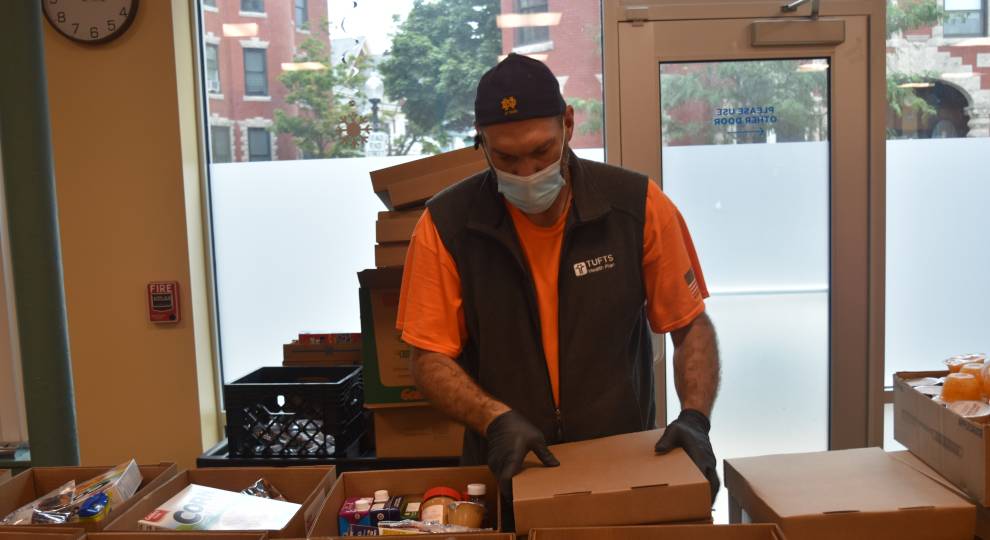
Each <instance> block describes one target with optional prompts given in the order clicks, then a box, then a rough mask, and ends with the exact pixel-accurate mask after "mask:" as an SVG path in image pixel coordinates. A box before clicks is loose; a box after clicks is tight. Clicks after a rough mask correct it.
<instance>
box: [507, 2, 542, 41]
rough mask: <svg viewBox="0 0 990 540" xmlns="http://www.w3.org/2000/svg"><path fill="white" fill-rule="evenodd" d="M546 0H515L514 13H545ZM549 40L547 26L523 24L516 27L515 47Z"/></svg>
mask: <svg viewBox="0 0 990 540" xmlns="http://www.w3.org/2000/svg"><path fill="white" fill-rule="evenodd" d="M546 12H547V0H516V13H519V14H526V13H546ZM547 41H550V27H549V26H523V27H521V28H516V43H515V45H516V47H522V46H524V45H532V44H534V43H545V42H547Z"/></svg>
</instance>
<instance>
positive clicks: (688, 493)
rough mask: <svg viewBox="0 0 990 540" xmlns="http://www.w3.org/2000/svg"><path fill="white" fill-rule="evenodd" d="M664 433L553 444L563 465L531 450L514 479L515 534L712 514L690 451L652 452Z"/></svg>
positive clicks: (705, 485)
mask: <svg viewBox="0 0 990 540" xmlns="http://www.w3.org/2000/svg"><path fill="white" fill-rule="evenodd" d="M662 431H663V430H654V431H643V432H640V433H629V434H626V435H616V436H614V437H605V438H602V439H594V440H590V441H581V442H573V443H566V444H558V445H554V446H551V447H550V450H551V451H552V452H553V454H554V455H555V456H556V457H557V459H558V460H559V461H560V467H544V466H542V465H541V464H540V463H539V461H537V460H536V457H535V456H534V455H533V454H530V455H529V456H528V458H527V460H526V463H525V464H524V467H525V468H524V469H523V471H522V472H521V473H520V474H519V475H517V476H516V477H515V478H513V480H512V493H513V508H514V509H515V518H516V533H518V534H526V533H528V532H529V531H530V529H536V528H552V527H584V526H603V525H653V524H659V523H669V522H675V521H692V520H710V519H711V491H710V488H709V485H708V481H707V480H705V477H704V476H703V475H702V474H701V471H699V470H698V468H697V467H695V465H694V463H693V462H692V461H691V459H690V458H689V457H688V456H687V454H685V453H684V451H683V450H679V449H678V450H675V451H673V452H671V453H670V454H667V455H662V456H661V455H657V454H656V453H654V451H653V447H654V445H655V444H656V442H657V440H658V439H659V438H660V434H661V433H662Z"/></svg>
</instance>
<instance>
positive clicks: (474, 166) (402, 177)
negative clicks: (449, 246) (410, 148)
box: [371, 148, 488, 210]
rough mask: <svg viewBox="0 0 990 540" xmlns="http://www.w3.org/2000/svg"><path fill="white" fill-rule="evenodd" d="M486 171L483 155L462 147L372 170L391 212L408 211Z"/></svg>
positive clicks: (373, 180)
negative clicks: (405, 209) (404, 209)
mask: <svg viewBox="0 0 990 540" xmlns="http://www.w3.org/2000/svg"><path fill="white" fill-rule="evenodd" d="M486 168H488V162H487V161H486V160H485V154H484V152H482V151H481V150H475V149H474V148H462V149H460V150H454V151H453V152H446V153H443V154H438V155H435V156H430V157H426V158H422V159H417V160H415V161H410V162H407V163H403V164H401V165H395V166H393V167H387V168H385V169H379V170H377V171H371V186H372V188H373V189H374V190H375V193H376V194H377V195H378V197H379V198H380V199H381V200H382V202H383V203H385V206H386V207H387V208H388V209H389V210H395V209H397V208H399V209H401V208H409V207H412V206H416V205H418V204H422V203H423V202H424V201H426V200H427V199H429V198H430V197H432V196H434V195H436V194H437V193H439V192H440V191H442V190H443V189H444V188H447V187H448V186H451V185H453V184H456V183H457V182H459V181H461V180H463V179H465V178H467V177H469V176H472V175H474V174H477V173H479V172H481V171H483V170H485V169H486Z"/></svg>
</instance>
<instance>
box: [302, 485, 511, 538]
mask: <svg viewBox="0 0 990 540" xmlns="http://www.w3.org/2000/svg"><path fill="white" fill-rule="evenodd" d="M468 484H485V486H486V488H487V489H486V492H487V493H486V495H485V504H486V505H487V507H488V512H489V521H491V518H492V517H493V514H492V512H493V511H494V517H495V524H494V528H495V529H496V530H497V529H500V528H501V526H502V513H501V506H500V505H499V496H498V484H497V483H496V482H495V477H494V476H492V473H491V471H489V470H488V467H444V468H433V469H397V470H390V471H359V472H345V473H343V474H341V475H340V478H338V479H337V483H335V484H334V486H333V489H332V490H330V495H329V496H327V500H326V503H325V504H324V506H323V509H322V510H321V511H320V514H319V517H318V518H317V519H316V524H315V525H314V526H313V530H312V531H311V532H310V535H309V536H310V538H313V537H323V536H340V535H341V531H340V529H339V526H338V521H337V515H338V514H339V513H340V507H341V506H343V504H344V501H345V500H346V499H347V498H349V497H366V496H367V497H370V496H372V495H374V493H375V491H377V490H379V489H386V490H388V492H389V494H390V495H413V494H415V495H422V494H423V493H425V492H426V490H428V489H430V488H433V487H437V486H448V487H451V488H454V489H456V490H457V491H459V492H464V491H467V485H468ZM493 509H494V510H493ZM478 534H480V533H474V534H471V535H470V536H471V538H472V539H474V538H477V535H478ZM438 537H439V538H446V536H443V535H440V536H438ZM427 538H429V536H427Z"/></svg>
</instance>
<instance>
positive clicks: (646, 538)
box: [529, 523, 785, 540]
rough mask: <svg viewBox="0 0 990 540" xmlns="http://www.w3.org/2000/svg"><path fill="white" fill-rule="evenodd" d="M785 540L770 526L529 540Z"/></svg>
mask: <svg viewBox="0 0 990 540" xmlns="http://www.w3.org/2000/svg"><path fill="white" fill-rule="evenodd" d="M686 538H690V539H691V540H785V539H784V533H782V532H781V531H780V528H779V527H777V526H776V525H774V524H772V523H761V524H748V525H648V526H632V527H569V528H561V529H533V530H532V531H529V540H682V539H686Z"/></svg>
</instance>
